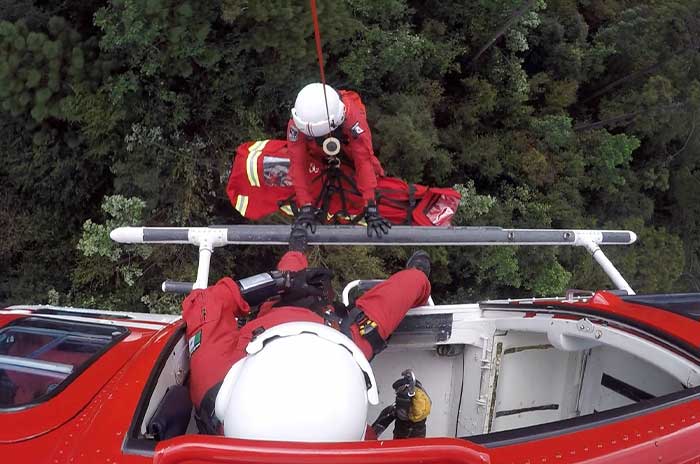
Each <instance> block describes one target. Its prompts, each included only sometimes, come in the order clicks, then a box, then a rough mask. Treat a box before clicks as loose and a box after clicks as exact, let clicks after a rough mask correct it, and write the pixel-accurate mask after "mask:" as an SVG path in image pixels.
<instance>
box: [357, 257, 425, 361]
mask: <svg viewBox="0 0 700 464" xmlns="http://www.w3.org/2000/svg"><path fill="white" fill-rule="evenodd" d="M406 266H407V267H408V269H405V270H403V271H400V272H397V273H396V274H394V275H392V276H391V277H389V278H388V279H387V280H385V281H384V282H382V283H380V284H379V285H377V286H376V287H374V288H372V289H371V290H369V291H368V292H367V293H365V294H364V295H362V296H361V297H360V298H358V299H357V301H355V306H356V307H357V308H359V309H360V310H361V311H362V313H364V314H360V319H359V320H357V321H356V323H354V324H353V325H352V326H351V327H350V333H351V335H352V339H353V341H355V343H356V344H357V346H359V347H360V349H361V350H362V352H363V353H364V354H365V356H367V359H372V358H373V357H374V356H375V355H376V354H377V353H379V352H380V351H381V350H382V349H383V348H384V346H386V340H387V339H388V338H389V336H391V334H392V333H393V332H394V330H396V327H398V325H399V323H401V321H402V320H403V318H404V316H405V315H406V313H407V312H408V310H409V309H411V308H414V307H416V306H422V305H424V304H426V303H427V301H428V298H429V297H430V281H429V280H428V274H429V273H430V258H429V257H428V254H427V253H425V252H424V251H418V252H416V253H414V254H413V256H411V258H410V259H409V260H408V262H407V263H406ZM351 311H352V310H351Z"/></svg>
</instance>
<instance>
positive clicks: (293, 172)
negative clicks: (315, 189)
mask: <svg viewBox="0 0 700 464" xmlns="http://www.w3.org/2000/svg"><path fill="white" fill-rule="evenodd" d="M287 153H288V154H289V160H290V163H291V164H290V167H289V174H290V176H291V178H292V184H293V185H294V193H295V194H296V197H297V198H296V199H297V206H298V207H299V211H298V213H297V215H296V218H295V219H294V224H295V226H299V227H302V228H305V229H309V230H310V231H311V233H315V232H316V224H318V218H317V217H316V208H314V206H313V204H312V203H313V197H312V196H311V192H310V188H309V178H308V176H307V172H306V166H307V165H308V158H309V154H308V151H307V148H306V136H305V135H304V134H302V133H301V132H300V131H299V129H297V127H296V126H295V125H294V121H292V120H290V121H289V124H288V125H287Z"/></svg>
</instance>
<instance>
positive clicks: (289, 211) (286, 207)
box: [280, 205, 294, 216]
mask: <svg viewBox="0 0 700 464" xmlns="http://www.w3.org/2000/svg"><path fill="white" fill-rule="evenodd" d="M280 210H282V212H283V213H284V214H286V215H288V216H294V211H292V207H291V206H289V205H284V206H280Z"/></svg>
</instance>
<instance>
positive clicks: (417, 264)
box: [406, 250, 430, 277]
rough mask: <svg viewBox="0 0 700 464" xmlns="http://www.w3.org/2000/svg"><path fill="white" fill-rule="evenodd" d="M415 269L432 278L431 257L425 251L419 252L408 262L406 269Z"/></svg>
mask: <svg viewBox="0 0 700 464" xmlns="http://www.w3.org/2000/svg"><path fill="white" fill-rule="evenodd" d="M410 268H415V269H418V270H419V271H421V272H422V273H423V274H425V276H426V277H430V256H429V255H428V253H426V252H425V251H423V250H418V251H416V252H415V253H413V254H412V255H411V257H410V258H408V261H406V269H410Z"/></svg>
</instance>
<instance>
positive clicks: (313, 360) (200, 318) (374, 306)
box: [182, 226, 430, 442]
mask: <svg viewBox="0 0 700 464" xmlns="http://www.w3.org/2000/svg"><path fill="white" fill-rule="evenodd" d="M305 248H306V232H305V229H304V227H298V226H297V227H294V228H293V230H292V235H291V238H290V251H288V252H287V253H286V254H285V255H284V256H283V257H282V259H281V260H280V262H279V264H278V271H274V273H275V276H277V277H279V280H280V282H282V284H281V285H278V286H277V287H278V288H281V290H279V291H278V292H277V295H276V296H273V297H272V298H267V299H266V300H264V301H262V302H260V297H259V295H257V298H258V301H252V300H253V298H251V297H247V299H248V300H251V301H246V299H244V298H243V296H242V291H241V289H244V285H242V284H241V282H242V281H239V283H236V282H235V281H233V280H232V279H230V278H228V277H226V278H223V279H221V280H220V281H219V282H217V283H216V285H214V286H211V287H209V288H206V289H200V290H194V291H192V292H191V293H190V294H189V295H188V296H187V298H186V299H185V300H184V302H183V303H182V308H183V313H182V314H183V319H184V320H185V322H186V323H187V340H188V344H189V352H190V358H191V361H190V381H189V382H190V385H189V386H190V396H191V398H192V402H193V403H194V405H195V408H196V419H197V424H198V426H199V428H200V431H201V432H203V433H222V432H223V434H224V435H226V436H227V437H235V438H248V439H258V440H281V441H309V442H323V441H325V442H331V441H354V440H362V439H363V438H364V436H365V430H366V426H367V408H368V403H371V404H377V403H378V395H377V386H376V382H375V380H374V375H373V373H372V369H371V367H370V365H369V360H371V359H372V358H373V357H374V356H375V355H376V354H377V353H378V352H380V351H381V350H382V349H384V347H385V346H386V340H387V339H388V338H389V336H390V335H391V333H392V332H393V331H394V330H395V329H396V327H397V326H398V325H399V323H400V322H401V320H402V319H403V318H404V316H405V314H406V312H408V310H409V309H410V308H412V307H416V306H421V305H423V304H425V303H426V302H427V299H428V297H429V295H430V282H429V281H428V275H429V273H430V259H429V257H428V255H427V253H425V252H423V251H418V252H416V253H414V255H413V256H411V258H410V259H409V260H408V262H407V263H406V269H404V270H402V271H400V272H397V273H396V274H394V275H392V276H391V277H389V278H388V279H387V280H386V281H384V282H382V283H380V284H379V285H377V286H376V287H374V288H372V289H370V290H369V291H367V292H366V293H365V294H364V295H362V296H361V297H359V298H358V299H357V300H356V302H355V306H354V307H352V308H345V307H344V306H343V305H340V304H338V303H334V302H333V290H332V288H331V286H330V278H331V276H332V272H331V271H329V270H326V269H310V268H308V263H307V260H306V257H305V255H304V253H303V251H304V250H305ZM280 276H281V277H280ZM250 279H253V278H250ZM257 303H260V304H259V305H258V306H257V307H256V306H255V305H256V304H257ZM239 320H241V321H244V320H247V322H246V323H245V324H244V325H242V327H240V328H239V322H238V321H239Z"/></svg>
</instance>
